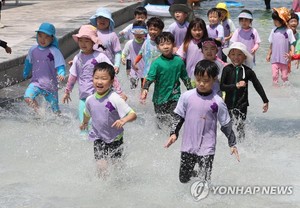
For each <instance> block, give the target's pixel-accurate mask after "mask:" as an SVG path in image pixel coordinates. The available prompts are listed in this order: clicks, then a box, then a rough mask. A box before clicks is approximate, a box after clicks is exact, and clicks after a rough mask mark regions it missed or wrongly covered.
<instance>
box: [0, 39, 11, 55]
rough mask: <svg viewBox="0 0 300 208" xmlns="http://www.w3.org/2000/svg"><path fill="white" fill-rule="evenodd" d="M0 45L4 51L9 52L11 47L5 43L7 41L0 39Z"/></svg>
mask: <svg viewBox="0 0 300 208" xmlns="http://www.w3.org/2000/svg"><path fill="white" fill-rule="evenodd" d="M0 46H1V47H2V48H4V49H5V52H6V53H9V54H10V53H11V47H9V46H8V45H7V42H5V41H4V40H0Z"/></svg>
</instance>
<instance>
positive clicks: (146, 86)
mask: <svg viewBox="0 0 300 208" xmlns="http://www.w3.org/2000/svg"><path fill="white" fill-rule="evenodd" d="M145 79H146V78H145ZM152 82H153V81H150V80H147V79H146V82H145V83H144V86H143V91H142V93H141V101H142V102H144V101H145V100H146V98H147V95H148V92H149V88H150V85H151V84H152Z"/></svg>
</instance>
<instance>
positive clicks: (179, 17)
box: [174, 11, 188, 24]
mask: <svg viewBox="0 0 300 208" xmlns="http://www.w3.org/2000/svg"><path fill="white" fill-rule="evenodd" d="M187 16H188V15H187V13H185V12H181V11H176V12H175V13H174V17H175V19H176V20H177V22H179V23H180V24H182V23H184V22H185V20H186V18H187Z"/></svg>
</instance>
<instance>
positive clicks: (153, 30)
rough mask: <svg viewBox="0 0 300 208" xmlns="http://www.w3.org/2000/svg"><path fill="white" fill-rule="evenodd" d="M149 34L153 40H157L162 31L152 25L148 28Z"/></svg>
mask: <svg viewBox="0 0 300 208" xmlns="http://www.w3.org/2000/svg"><path fill="white" fill-rule="evenodd" d="M148 33H149V36H150V38H151V40H155V38H156V37H157V36H158V35H159V34H160V33H161V30H160V29H159V28H158V27H154V26H152V25H150V27H149V28H148Z"/></svg>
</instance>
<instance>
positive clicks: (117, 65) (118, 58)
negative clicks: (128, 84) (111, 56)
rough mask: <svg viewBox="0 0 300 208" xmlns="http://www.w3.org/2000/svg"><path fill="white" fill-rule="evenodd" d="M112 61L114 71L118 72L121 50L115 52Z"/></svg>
mask: <svg viewBox="0 0 300 208" xmlns="http://www.w3.org/2000/svg"><path fill="white" fill-rule="evenodd" d="M114 63H115V64H114V68H115V72H116V73H117V74H118V73H119V68H120V63H121V51H119V52H117V53H116V54H115V60H114Z"/></svg>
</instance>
